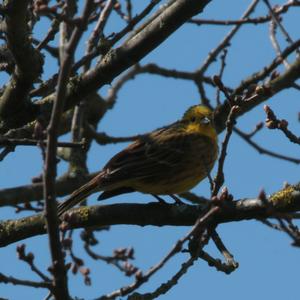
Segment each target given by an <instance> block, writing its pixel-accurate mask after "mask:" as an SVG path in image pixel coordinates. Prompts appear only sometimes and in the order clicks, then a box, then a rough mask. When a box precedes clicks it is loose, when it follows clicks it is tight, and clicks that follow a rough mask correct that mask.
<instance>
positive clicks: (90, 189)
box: [57, 174, 100, 217]
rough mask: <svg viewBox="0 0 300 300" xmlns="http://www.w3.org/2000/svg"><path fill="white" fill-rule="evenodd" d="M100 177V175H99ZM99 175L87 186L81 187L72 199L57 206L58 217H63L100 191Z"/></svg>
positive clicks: (72, 195)
mask: <svg viewBox="0 0 300 300" xmlns="http://www.w3.org/2000/svg"><path fill="white" fill-rule="evenodd" d="M99 175H100V174H99ZM99 175H97V176H96V177H94V178H93V179H92V180H90V181H89V182H88V183H86V184H85V185H83V186H81V187H80V188H79V189H77V190H75V191H74V192H73V193H72V194H71V195H70V197H69V198H68V199H67V200H65V201H63V202H61V203H60V204H59V205H58V206H57V215H58V216H59V217H60V216H61V215H63V214H64V213H65V212H66V211H67V210H69V209H70V208H72V207H73V206H75V205H76V204H78V203H80V202H81V201H83V200H84V199H85V198H86V197H88V196H89V195H91V194H92V193H94V192H96V191H99V190H100V188H99V177H100V176H99Z"/></svg>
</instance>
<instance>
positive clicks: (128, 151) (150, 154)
mask: <svg viewBox="0 0 300 300" xmlns="http://www.w3.org/2000/svg"><path fill="white" fill-rule="evenodd" d="M184 142H185V141H184V139H179V140H178V139H177V140H175V139H172V137H170V140H167V139H165V140H163V141H161V140H159V139H157V138H155V139H154V138H152V136H145V137H142V138H140V139H139V140H137V141H136V142H134V143H133V144H131V145H129V146H128V147H127V148H125V149H124V150H123V151H121V152H119V153H118V154H117V155H115V156H114V157H113V158H112V159H111V160H110V161H109V162H108V163H107V164H106V166H105V167H104V169H103V170H105V171H106V178H105V180H104V181H103V184H104V186H107V185H110V184H114V183H115V182H119V183H120V182H122V181H124V184H126V182H129V183H130V182H131V181H135V180H139V179H144V178H147V177H151V178H153V177H155V176H157V177H161V176H164V174H166V173H168V172H172V170H173V169H174V166H176V165H178V163H180V162H181V161H182V159H183V157H184V148H183V143H184Z"/></svg>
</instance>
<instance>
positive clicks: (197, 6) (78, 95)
mask: <svg viewBox="0 0 300 300" xmlns="http://www.w3.org/2000/svg"><path fill="white" fill-rule="evenodd" d="M209 2H210V0H201V1H200V0H177V1H174V3H172V5H170V6H168V7H167V8H166V9H165V10H164V11H162V13H161V14H159V16H158V17H157V18H155V19H153V20H152V22H150V23H149V24H147V26H145V27H144V28H143V29H142V30H140V31H139V32H138V33H137V34H135V35H134V36H133V37H131V38H130V39H128V40H127V41H126V42H125V43H124V44H123V45H121V46H120V47H118V48H116V49H112V50H110V51H109V52H108V53H107V54H106V55H105V56H104V57H103V59H102V60H101V61H100V62H99V63H98V64H97V66H96V67H95V68H94V69H92V70H90V71H89V72H87V73H86V74H83V75H82V76H77V77H74V78H73V79H71V81H70V83H69V85H68V89H67V92H66V105H65V110H67V109H69V108H71V107H73V106H74V105H75V104H77V103H79V102H80V101H81V99H82V98H83V97H85V96H87V95H89V94H90V93H91V92H92V91H95V90H97V89H99V88H101V87H102V86H103V85H105V84H108V83H111V82H112V80H113V79H114V78H115V77H117V76H118V75H119V74H121V73H122V72H123V71H125V70H126V69H128V68H129V67H131V66H132V65H134V64H135V63H137V62H138V61H140V60H141V59H142V58H143V57H145V56H146V55H147V54H148V53H150V52H151V51H152V50H153V49H155V48H156V47H157V46H159V45H160V44H161V43H162V42H163V41H165V40H166V39H167V38H168V37H169V36H170V35H171V34H172V33H173V32H174V31H176V30H177V29H178V28H179V27H180V26H182V25H183V24H184V23H185V22H186V21H187V20H189V19H190V18H191V17H192V16H194V15H196V14H198V13H200V12H201V11H202V10H203V8H204V7H205V6H206V5H207V4H208V3H209ZM53 101H54V94H52V95H50V96H48V97H46V98H45V99H44V100H43V101H41V102H39V106H40V110H41V111H49V103H53ZM33 119H34V118H33ZM33 119H32V120H33Z"/></svg>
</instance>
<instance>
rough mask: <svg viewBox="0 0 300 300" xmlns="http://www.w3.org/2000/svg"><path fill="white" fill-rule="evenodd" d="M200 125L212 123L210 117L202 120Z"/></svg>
mask: <svg viewBox="0 0 300 300" xmlns="http://www.w3.org/2000/svg"><path fill="white" fill-rule="evenodd" d="M200 123H201V124H203V125H207V124H209V123H210V119H209V118H208V117H204V118H202V119H201V121H200Z"/></svg>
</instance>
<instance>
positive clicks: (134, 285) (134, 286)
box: [96, 206, 220, 300]
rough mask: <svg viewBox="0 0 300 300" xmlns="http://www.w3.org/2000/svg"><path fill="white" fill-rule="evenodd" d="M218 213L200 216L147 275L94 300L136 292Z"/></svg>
mask: <svg viewBox="0 0 300 300" xmlns="http://www.w3.org/2000/svg"><path fill="white" fill-rule="evenodd" d="M219 211H220V207H218V206H213V207H212V208H211V209H210V210H209V211H208V212H207V213H206V214H204V215H203V216H200V217H199V218H198V219H197V221H196V223H195V225H194V226H193V228H192V229H191V230H190V231H189V232H188V233H187V234H186V235H185V236H184V237H182V238H181V239H179V240H178V241H177V242H176V244H175V245H174V246H173V247H172V249H171V250H170V251H169V252H168V254H167V255H166V256H165V257H164V258H163V259H162V260H161V261H160V262H159V263H157V264H156V265H155V266H153V267H152V268H150V269H149V270H148V272H147V273H145V274H144V275H143V274H141V275H140V276H139V277H138V278H137V280H136V281H135V282H133V283H132V284H130V285H128V286H125V287H122V288H120V289H118V290H116V291H114V292H112V293H110V294H108V295H105V296H102V297H100V298H97V299H96V300H108V299H115V298H116V297H118V296H125V295H128V294H129V293H131V292H133V291H134V290H136V289H137V288H138V287H140V286H141V285H142V284H143V283H144V282H146V281H148V280H149V278H150V277H151V276H152V275H153V274H155V273H156V272H157V271H158V270H160V269H161V268H162V267H163V266H164V265H165V264H166V263H167V262H168V261H169V260H170V259H171V258H172V257H173V256H174V255H175V254H176V253H178V252H180V251H181V249H182V246H183V244H184V243H185V242H186V241H187V240H188V239H189V238H190V237H191V236H194V235H197V234H198V233H199V231H201V230H203V228H204V227H205V225H206V224H207V223H208V222H209V221H210V220H211V218H212V217H213V216H214V215H215V214H216V213H218V212H219Z"/></svg>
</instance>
